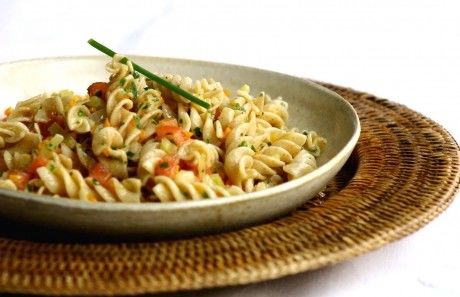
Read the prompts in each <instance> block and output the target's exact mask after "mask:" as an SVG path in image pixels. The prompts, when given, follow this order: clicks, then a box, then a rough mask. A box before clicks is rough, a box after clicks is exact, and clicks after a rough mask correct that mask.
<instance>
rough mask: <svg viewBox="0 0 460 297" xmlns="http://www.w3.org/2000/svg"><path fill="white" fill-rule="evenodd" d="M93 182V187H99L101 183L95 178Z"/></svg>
mask: <svg viewBox="0 0 460 297" xmlns="http://www.w3.org/2000/svg"><path fill="white" fill-rule="evenodd" d="M92 182H93V185H95V186H97V185H98V184H99V181H98V180H97V179H95V178H94V177H93V180H92Z"/></svg>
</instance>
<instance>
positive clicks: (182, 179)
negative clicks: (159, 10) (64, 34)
mask: <svg viewBox="0 0 460 297" xmlns="http://www.w3.org/2000/svg"><path fill="white" fill-rule="evenodd" d="M122 58H123V57H122V56H120V55H115V56H114V57H113V59H112V60H111V61H110V62H109V63H108V64H107V66H106V70H107V71H108V72H109V73H110V77H109V81H108V82H95V83H93V84H91V85H90V86H89V87H88V94H87V95H77V94H74V93H73V92H71V91H68V90H63V91H60V92H56V93H52V94H49V95H48V94H41V95H38V96H35V97H32V98H30V99H27V100H25V101H22V102H19V103H17V105H16V107H15V108H8V109H7V110H6V111H5V115H6V117H5V118H3V119H2V120H1V121H0V171H1V174H0V188H4V189H10V190H21V191H28V192H34V193H39V194H44V195H50V196H56V197H68V198H71V199H78V200H83V201H89V202H96V201H99V202H122V203H139V202H172V201H185V200H201V199H217V198H220V197H227V196H232V195H239V194H244V193H249V192H253V191H260V190H264V189H267V188H270V187H273V186H276V185H279V184H281V183H283V182H286V181H288V180H291V179H295V178H298V177H300V176H302V175H305V174H307V173H308V172H311V171H312V170H314V169H315V168H316V167H317V163H316V158H317V157H319V156H320V154H321V153H322V152H323V150H324V149H325V145H326V140H325V139H324V138H323V137H321V136H320V135H318V134H317V133H316V132H315V131H303V132H299V131H298V130H297V129H296V128H293V129H289V128H287V121H288V116H289V114H288V103H287V102H286V101H285V100H283V99H282V98H281V97H277V98H274V99H272V98H271V97H270V96H269V95H268V94H266V93H265V92H260V93H259V94H257V95H256V96H253V95H252V94H251V89H250V87H249V86H248V85H243V86H241V87H240V88H239V89H238V90H236V92H235V95H234V96H232V94H231V91H230V90H228V89H226V88H224V86H223V85H222V84H221V83H220V82H218V81H215V80H214V79H212V78H202V79H199V80H196V81H194V80H192V79H191V78H189V77H182V76H180V75H177V74H164V75H161V74H160V75H161V76H162V77H163V78H164V79H165V80H167V81H169V82H170V83H172V84H174V85H177V86H179V87H181V88H182V89H184V90H186V91H187V92H189V93H191V94H193V95H194V96H196V97H198V98H200V99H201V100H203V101H206V102H207V103H209V104H210V106H211V107H210V108H209V109H206V108H204V107H202V106H200V105H198V104H196V103H192V102H190V101H189V100H188V99H186V98H184V97H182V96H180V95H178V94H176V93H174V92H172V91H171V90H169V89H168V88H165V87H163V86H161V85H159V84H157V83H155V82H153V81H150V80H148V79H146V78H145V77H143V76H140V75H139V74H138V73H137V72H136V71H134V68H133V65H132V63H131V62H130V61H129V60H127V61H124V60H123V61H122Z"/></svg>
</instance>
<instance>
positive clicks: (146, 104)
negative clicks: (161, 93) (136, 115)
mask: <svg viewBox="0 0 460 297" xmlns="http://www.w3.org/2000/svg"><path fill="white" fill-rule="evenodd" d="M150 106H151V104H150V103H145V104H143V106H142V109H147V108H149V107H150Z"/></svg>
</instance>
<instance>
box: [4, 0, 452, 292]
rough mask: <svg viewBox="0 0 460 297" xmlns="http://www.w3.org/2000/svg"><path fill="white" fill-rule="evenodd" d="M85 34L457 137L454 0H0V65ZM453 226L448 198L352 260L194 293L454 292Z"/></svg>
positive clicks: (75, 42) (61, 52) (70, 45)
mask: <svg viewBox="0 0 460 297" xmlns="http://www.w3.org/2000/svg"><path fill="white" fill-rule="evenodd" d="M90 37H93V38H95V39H97V40H99V41H101V42H102V43H105V44H107V45H109V46H110V47H112V48H114V49H117V50H118V51H119V52H124V53H127V54H142V55H154V56H169V57H183V58H191V59H201V60H211V61H219V62H227V63H235V64H243V65H248V66H256V67H259V68H265V69H270V70H276V71H280V72H285V73H289V74H293V75H297V76H302V77H308V78H312V79H316V80H322V81H326V82H331V83H334V84H338V85H343V86H349V87H352V88H354V89H357V90H362V91H367V92H370V93H372V94H375V95H377V96H379V97H385V98H389V99H391V100H393V101H397V102H400V103H403V104H405V105H408V106H409V107H411V108H413V109H415V110H417V111H420V112H422V113H423V114H425V115H427V116H429V117H431V118H432V119H434V120H435V121H437V122H439V123H441V124H442V125H443V126H444V127H446V128H447V129H448V130H449V131H450V132H451V133H452V134H453V136H454V137H455V138H456V139H457V140H460V128H459V127H460V125H459V124H458V123H457V122H458V116H457V114H458V113H459V111H460V108H459V103H458V102H459V101H460V2H458V1H379V2H377V1H289V0H284V1H239V0H238V1H235V0H234V1H201V0H194V1H140V0H139V1H126V0H124V1H83V0H79V1H8V0H0V45H1V47H0V63H2V62H8V61H12V60H19V59H28V58H35V57H47V56H70V55H95V54H98V53H97V52H96V51H95V50H94V49H92V48H91V47H90V46H88V45H87V44H86V40H87V39H89V38H90ZM1 100H8V98H1ZM459 230H460V201H459V199H457V200H456V201H454V203H453V204H452V205H451V207H450V208H449V209H448V210H447V211H446V212H445V213H443V214H442V215H441V216H440V217H439V218H437V219H436V220H435V221H433V222H432V223H430V224H429V225H428V226H426V227H425V228H423V229H422V230H420V231H418V232H416V233H415V234H413V235H410V236H408V237H406V238H404V239H402V240H400V241H398V242H396V243H393V244H390V245H388V246H385V247H383V248H381V249H379V250H377V251H375V252H372V253H369V254H366V255H363V256H361V257H358V258H355V259H353V260H351V261H348V262H345V263H342V264H339V265H336V266H332V267H327V268H324V269H321V270H318V271H314V272H307V273H303V274H299V275H295V276H292V277H287V278H283V279H280V280H276V281H270V282H265V283H261V284H255V285H249V286H242V287H235V288H225V289H217V290H208V291H204V292H198V293H194V294H192V295H196V296H235V297H236V296H251V297H257V296H281V295H284V296H366V297H368V296H399V295H403V296H422V297H423V296H460V284H459V279H460V239H459V235H460V231H459ZM181 296H182V294H181Z"/></svg>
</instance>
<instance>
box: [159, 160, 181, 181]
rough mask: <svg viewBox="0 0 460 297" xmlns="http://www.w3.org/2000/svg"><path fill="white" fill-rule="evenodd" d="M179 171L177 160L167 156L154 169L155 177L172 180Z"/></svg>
mask: <svg viewBox="0 0 460 297" xmlns="http://www.w3.org/2000/svg"><path fill="white" fill-rule="evenodd" d="M178 171H179V164H178V162H177V159H175V158H173V157H171V156H169V155H167V156H165V157H164V158H163V159H162V160H161V161H160V162H158V164H157V165H156V167H155V175H164V176H167V177H171V178H174V177H175V176H176V174H177V172H178Z"/></svg>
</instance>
